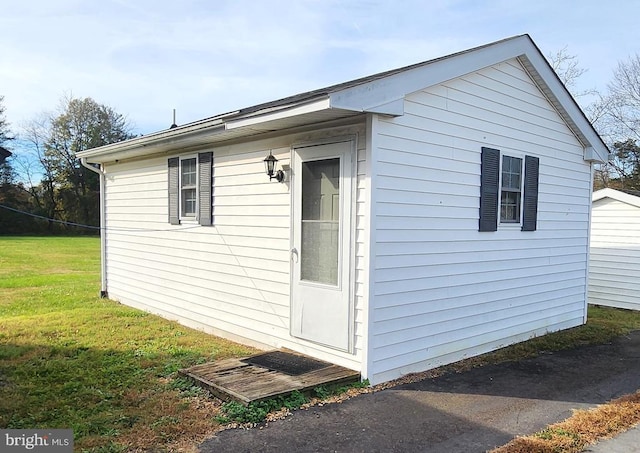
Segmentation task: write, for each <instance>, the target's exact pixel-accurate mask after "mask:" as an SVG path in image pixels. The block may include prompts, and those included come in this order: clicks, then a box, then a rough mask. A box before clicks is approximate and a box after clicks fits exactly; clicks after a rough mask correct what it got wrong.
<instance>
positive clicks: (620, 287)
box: [589, 197, 640, 310]
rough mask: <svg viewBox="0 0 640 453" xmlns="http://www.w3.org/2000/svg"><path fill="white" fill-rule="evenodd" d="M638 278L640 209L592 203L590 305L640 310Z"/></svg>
mask: <svg viewBox="0 0 640 453" xmlns="http://www.w3.org/2000/svg"><path fill="white" fill-rule="evenodd" d="M638 200H640V198H638ZM639 275H640V207H638V206H633V205H631V204H628V203H624V202H622V201H618V200H615V199H613V198H609V197H606V198H602V199H600V200H597V201H595V202H594V203H593V213H592V217H591V255H590V261H589V303H590V304H596V305H606V306H611V307H619V308H627V309H632V310H640V279H639V278H638V276H639Z"/></svg>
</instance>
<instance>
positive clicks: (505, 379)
mask: <svg viewBox="0 0 640 453" xmlns="http://www.w3.org/2000/svg"><path fill="white" fill-rule="evenodd" d="M639 388H640V331H638V332H634V333H632V334H630V335H628V336H625V337H621V338H619V339H617V340H616V341H615V342H613V343H611V344H606V345H598V346H585V347H580V348H577V349H573V350H569V351H563V352H556V353H552V354H551V353H549V354H543V355H541V356H539V357H537V358H534V359H527V360H522V361H519V362H510V363H503V364H500V365H490V366H485V367H480V368H475V369H472V370H470V371H467V372H463V373H455V374H447V375H444V376H441V377H438V378H435V379H427V380H424V381H421V382H417V383H412V384H405V385H401V386H398V387H394V388H392V389H388V390H383V391H381V392H378V393H373V394H366V395H362V396H359V397H357V398H353V399H351V400H348V401H346V402H343V403H341V404H329V405H326V406H322V407H313V408H310V409H308V410H300V411H296V412H295V413H294V414H293V415H292V416H290V417H288V418H286V419H284V420H279V421H276V422H271V423H269V424H268V425H267V426H265V427H261V428H254V429H250V430H242V429H232V430H227V431H223V432H220V433H218V435H217V437H215V438H213V439H210V440H208V441H207V442H205V443H204V444H202V445H201V446H200V448H201V451H202V452H205V453H209V452H225V453H226V452H251V453H254V452H278V453H280V452H294V451H295V452H349V453H351V452H353V453H356V452H363V453H364V452H367V453H371V452H434V453H435V452H446V453H457V452H465V453H473V452H485V451H487V450H489V449H491V448H493V447H496V446H499V445H503V444H505V443H507V442H508V441H510V440H511V439H512V438H513V437H515V436H517V435H525V434H531V433H534V432H536V431H539V430H540V429H542V428H544V427H545V426H547V425H549V424H551V423H554V422H557V421H560V420H563V419H565V418H567V417H569V416H570V415H571V414H572V410H573V409H584V408H588V407H593V406H595V405H597V404H601V403H604V402H607V401H608V400H610V399H612V398H616V397H618V396H621V395H624V394H628V393H632V392H635V391H636V390H638V389H639Z"/></svg>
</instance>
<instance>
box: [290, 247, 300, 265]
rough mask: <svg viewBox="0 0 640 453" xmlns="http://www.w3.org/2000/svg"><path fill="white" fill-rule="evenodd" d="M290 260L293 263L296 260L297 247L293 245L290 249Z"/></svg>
mask: <svg viewBox="0 0 640 453" xmlns="http://www.w3.org/2000/svg"><path fill="white" fill-rule="evenodd" d="M294 257H295V259H294ZM291 261H293V262H294V263H297V262H298V249H297V248H295V247H294V248H292V249H291Z"/></svg>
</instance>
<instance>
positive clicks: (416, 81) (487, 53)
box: [330, 35, 608, 162]
mask: <svg viewBox="0 0 640 453" xmlns="http://www.w3.org/2000/svg"><path fill="white" fill-rule="evenodd" d="M514 58H517V59H519V60H520V61H521V62H522V63H523V65H524V66H525V69H527V71H528V72H529V73H530V75H531V76H532V78H533V79H534V81H535V82H536V83H537V84H538V86H539V88H540V89H541V90H542V91H543V92H544V93H545V95H546V96H547V97H548V98H549V102H551V103H552V104H553V105H554V107H555V108H556V109H557V110H559V112H558V113H559V114H560V115H561V116H562V117H563V119H564V120H565V122H566V123H567V126H568V127H569V128H570V129H571V130H572V132H573V133H574V135H575V136H576V138H577V139H578V140H579V141H580V142H581V144H582V145H583V147H584V148H585V156H584V158H585V160H589V161H592V162H606V160H607V158H608V149H607V147H606V145H605V144H604V143H603V142H602V139H601V138H600V137H599V136H598V134H597V133H596V132H595V130H594V129H593V126H592V125H591V123H589V121H588V120H587V119H586V118H585V116H584V114H583V113H582V111H581V110H580V108H579V107H578V105H577V104H576V102H575V101H574V99H573V98H572V97H571V95H570V94H569V93H568V92H567V90H566V88H565V87H564V86H563V85H562V83H561V82H560V81H559V79H558V77H557V76H556V74H555V73H554V72H553V69H551V67H550V66H549V64H548V63H547V61H546V60H545V58H544V56H543V55H542V54H541V53H540V51H539V50H538V48H537V47H536V45H535V44H534V43H533V41H532V40H531V38H530V37H529V36H527V35H523V36H518V37H515V38H512V39H509V40H505V41H501V42H498V43H495V44H493V45H489V46H486V47H481V48H479V49H475V50H471V51H468V52H461V53H459V54H457V55H453V56H451V57H444V58H442V59H440V60H436V61H432V62H427V63H425V64H424V65H420V66H417V67H414V68H411V69H407V70H406V71H400V72H398V73H395V74H392V75H388V76H386V77H382V78H380V79H376V80H372V81H370V82H366V83H363V84H360V85H357V86H354V87H350V88H345V89H344V90H340V91H337V92H335V93H332V94H331V95H330V96H331V106H332V107H334V108H341V109H346V110H354V111H363V112H368V111H371V112H375V113H382V112H376V110H375V108H376V106H384V105H390V103H392V102H395V101H397V100H398V99H402V98H404V97H405V96H406V95H408V94H410V93H414V92H416V91H418V90H423V89H425V88H429V87H431V86H435V85H438V84H440V83H443V82H446V81H447V80H451V79H455V78H457V77H461V76H463V75H465V74H469V73H472V72H475V71H479V70H481V69H484V68H487V67H489V66H493V65H496V64H499V63H502V62H504V61H507V60H511V59H514ZM588 148H590V149H588Z"/></svg>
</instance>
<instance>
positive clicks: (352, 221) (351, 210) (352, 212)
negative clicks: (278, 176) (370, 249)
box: [289, 135, 358, 353]
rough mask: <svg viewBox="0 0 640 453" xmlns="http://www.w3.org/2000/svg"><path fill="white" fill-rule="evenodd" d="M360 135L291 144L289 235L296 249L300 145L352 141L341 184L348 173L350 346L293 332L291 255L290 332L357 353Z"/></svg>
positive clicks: (347, 259) (291, 262) (333, 348)
mask: <svg viewBox="0 0 640 453" xmlns="http://www.w3.org/2000/svg"><path fill="white" fill-rule="evenodd" d="M357 138H358V137H357V135H343V136H337V137H331V138H326V139H320V140H313V141H304V142H296V143H294V144H292V145H291V156H290V162H291V185H290V187H291V214H290V218H291V222H290V234H289V242H290V244H289V249H290V250H293V248H294V247H295V238H294V231H295V230H294V229H296V228H299V226H298V225H296V222H295V215H294V209H295V203H296V195H297V194H296V181H295V178H296V177H297V175H296V174H295V169H296V167H297V162H296V161H297V156H296V149H299V148H311V147H314V146H322V145H332V144H338V143H349V148H350V149H349V151H348V153H349V154H350V157H351V167H350V168H349V169H347V168H345V169H344V175H343V176H344V178H342V181H341V184H342V187H344V180H345V179H346V177H347V176H348V178H349V181H350V184H349V186H350V187H349V190H350V200H351V201H350V203H349V205H348V206H347V205H346V204H345V207H344V208H345V214H347V215H348V218H349V228H345V229H344V232H343V234H347V235H348V236H349V241H348V250H343V253H342V257H343V258H344V259H345V261H346V263H343V264H344V265H346V266H347V268H348V273H347V275H348V279H349V281H348V282H342V283H343V285H345V286H346V291H347V293H348V321H347V324H348V325H347V335H348V347H347V348H346V349H343V348H337V347H334V346H329V345H326V344H324V343H320V342H315V341H313V340H311V339H307V338H303V337H300V336H298V335H297V334H294V332H293V323H292V320H293V316H294V297H295V293H294V290H293V288H294V275H295V272H294V266H295V264H296V263H294V261H293V257H292V256H291V253H290V256H289V258H290V259H289V265H290V281H289V294H290V296H289V334H290V335H291V336H292V337H294V338H296V339H298V340H300V341H305V342H309V343H313V344H317V345H321V346H323V347H326V348H330V349H332V350H335V351H344V352H348V353H353V352H354V350H355V287H356V281H355V277H356V271H355V260H356V247H355V238H356V230H357V229H356V205H357V199H356V195H357V186H358V184H357V175H358V152H357V150H358V146H357V143H358V141H357Z"/></svg>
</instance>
